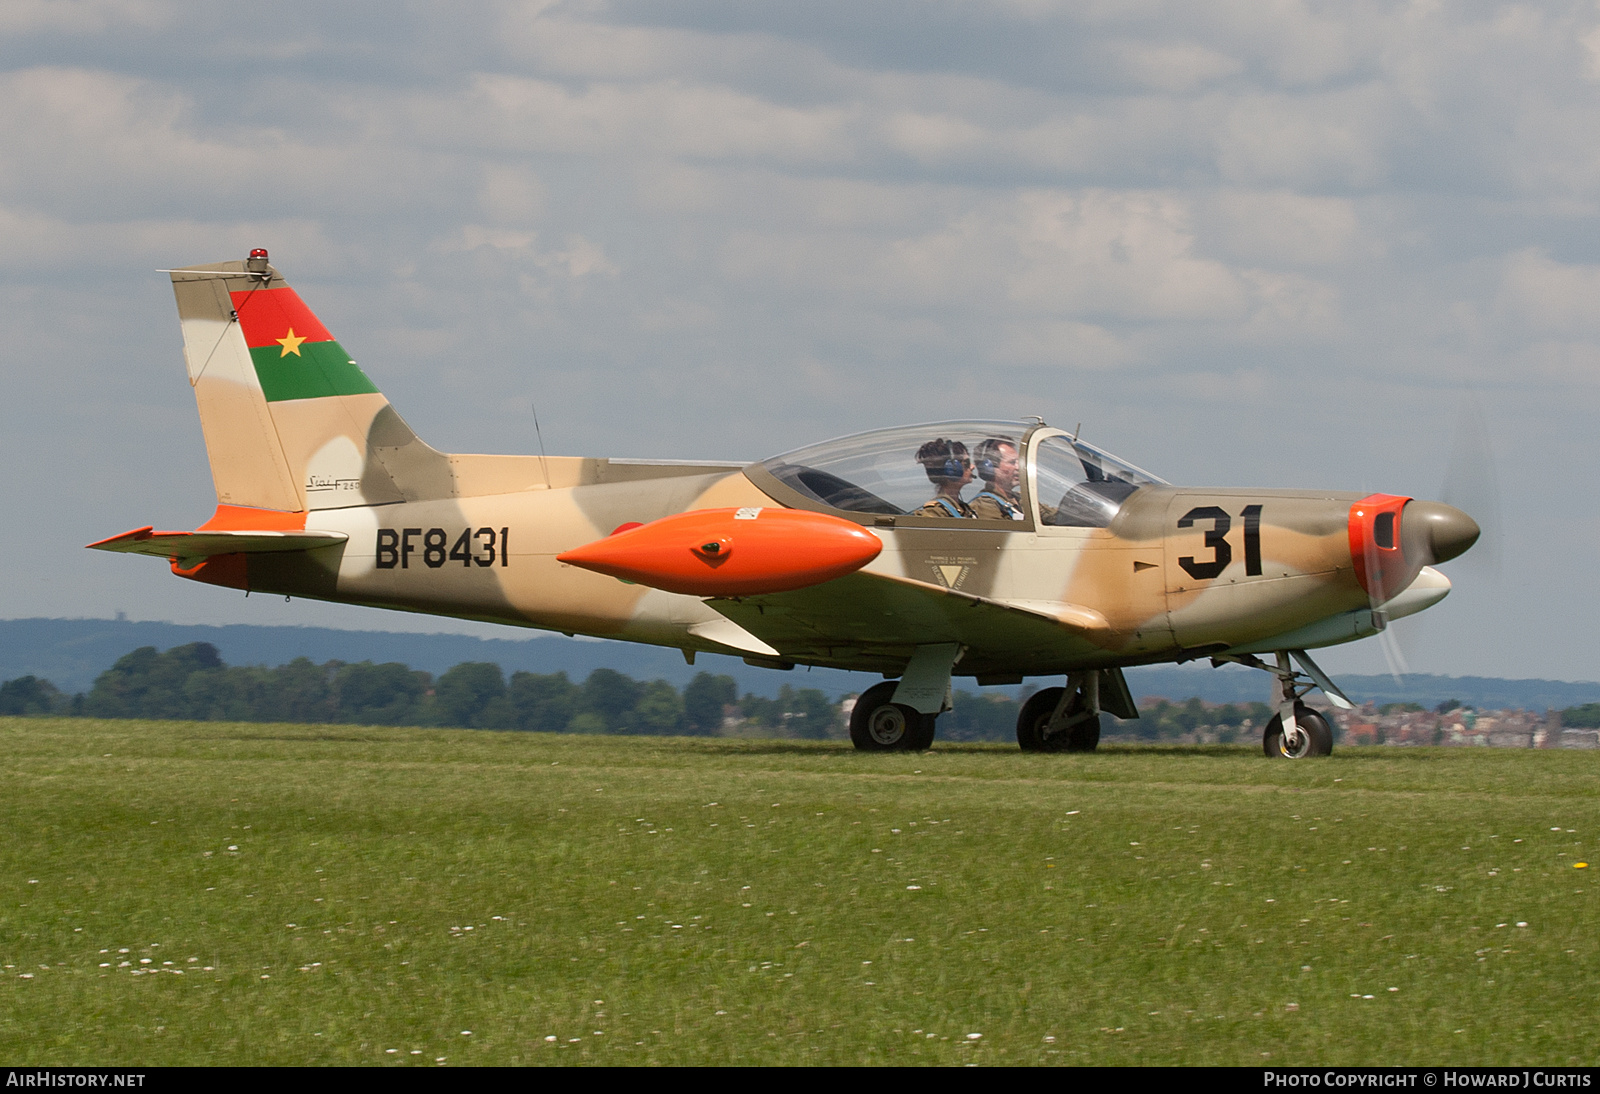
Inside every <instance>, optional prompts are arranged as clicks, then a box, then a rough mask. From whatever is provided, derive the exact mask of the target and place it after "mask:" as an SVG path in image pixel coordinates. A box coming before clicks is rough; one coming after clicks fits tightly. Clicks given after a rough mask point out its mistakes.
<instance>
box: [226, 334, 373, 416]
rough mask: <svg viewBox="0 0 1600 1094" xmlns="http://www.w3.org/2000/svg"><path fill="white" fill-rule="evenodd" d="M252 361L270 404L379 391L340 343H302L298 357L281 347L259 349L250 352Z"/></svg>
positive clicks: (368, 393)
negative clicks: (285, 351)
mask: <svg viewBox="0 0 1600 1094" xmlns="http://www.w3.org/2000/svg"><path fill="white" fill-rule="evenodd" d="M250 359H251V360H252V361H253V362H255V366H256V376H257V378H258V379H260V381H261V390H262V392H264V393H265V394H266V397H267V402H269V403H279V402H284V401H286V400H289V399H323V398H327V397H328V396H330V395H371V394H374V393H376V392H377V390H378V389H377V387H376V386H375V385H374V384H373V382H372V381H371V380H369V379H367V374H366V373H364V372H362V371H361V370H360V369H359V368H357V367H356V363H355V362H354V361H352V360H350V355H349V354H348V353H346V352H345V351H344V347H343V346H341V345H340V344H339V343H338V342H303V343H301V344H300V346H299V352H298V353H287V354H286V353H284V352H283V348H282V347H281V346H258V347H256V348H254V349H252V350H251V351H250Z"/></svg>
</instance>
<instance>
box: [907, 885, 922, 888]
mask: <svg viewBox="0 0 1600 1094" xmlns="http://www.w3.org/2000/svg"><path fill="white" fill-rule="evenodd" d="M906 888H907V889H920V888H922V886H920V885H907V886H906Z"/></svg>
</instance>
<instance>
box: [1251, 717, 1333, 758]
mask: <svg viewBox="0 0 1600 1094" xmlns="http://www.w3.org/2000/svg"><path fill="white" fill-rule="evenodd" d="M1294 723H1295V725H1296V726H1298V727H1299V728H1300V729H1301V730H1303V731H1304V735H1303V736H1302V737H1301V743H1300V747H1299V749H1297V750H1296V751H1293V752H1289V751H1286V750H1285V749H1284V747H1283V718H1282V717H1281V716H1280V715H1277V714H1274V715H1273V716H1272V720H1271V721H1270V722H1268V723H1267V728H1266V731H1265V732H1263V733H1262V734H1261V751H1262V752H1264V753H1266V754H1267V755H1268V756H1274V757H1279V758H1281V759H1285V760H1303V759H1305V758H1307V757H1309V756H1329V755H1332V753H1333V727H1332V726H1330V725H1328V720H1327V719H1326V718H1324V717H1323V716H1322V715H1320V714H1318V713H1317V712H1316V711H1314V710H1312V709H1311V708H1310V707H1308V706H1306V705H1305V704H1304V703H1296V704H1295V705H1294Z"/></svg>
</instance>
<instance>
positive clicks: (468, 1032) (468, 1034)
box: [461, 1029, 472, 1037]
mask: <svg viewBox="0 0 1600 1094" xmlns="http://www.w3.org/2000/svg"><path fill="white" fill-rule="evenodd" d="M461 1036H463V1037H471V1036H472V1031H471V1030H470V1029H464V1030H462V1031H461Z"/></svg>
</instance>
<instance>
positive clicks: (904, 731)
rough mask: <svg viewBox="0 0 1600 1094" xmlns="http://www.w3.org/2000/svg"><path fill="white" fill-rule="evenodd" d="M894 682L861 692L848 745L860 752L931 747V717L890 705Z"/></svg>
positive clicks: (851, 724)
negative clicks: (853, 746)
mask: <svg viewBox="0 0 1600 1094" xmlns="http://www.w3.org/2000/svg"><path fill="white" fill-rule="evenodd" d="M899 686H900V685H899V682H898V681H896V680H885V681H884V682H883V683H881V684H874V685H873V686H872V687H870V688H868V689H867V690H866V691H864V692H862V693H861V698H859V699H857V700H856V706H855V709H854V710H852V711H851V712H850V743H851V744H853V745H855V746H856V749H857V750H858V751H860V752H921V751H924V750H926V749H927V748H928V747H929V746H931V745H932V744H933V733H934V720H935V719H936V718H937V717H938V716H937V715H934V714H923V713H921V712H919V711H915V710H912V709H911V708H910V707H908V706H905V705H903V704H901V703H896V702H892V701H891V700H892V699H893V698H894V691H895V688H897V687H899Z"/></svg>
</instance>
